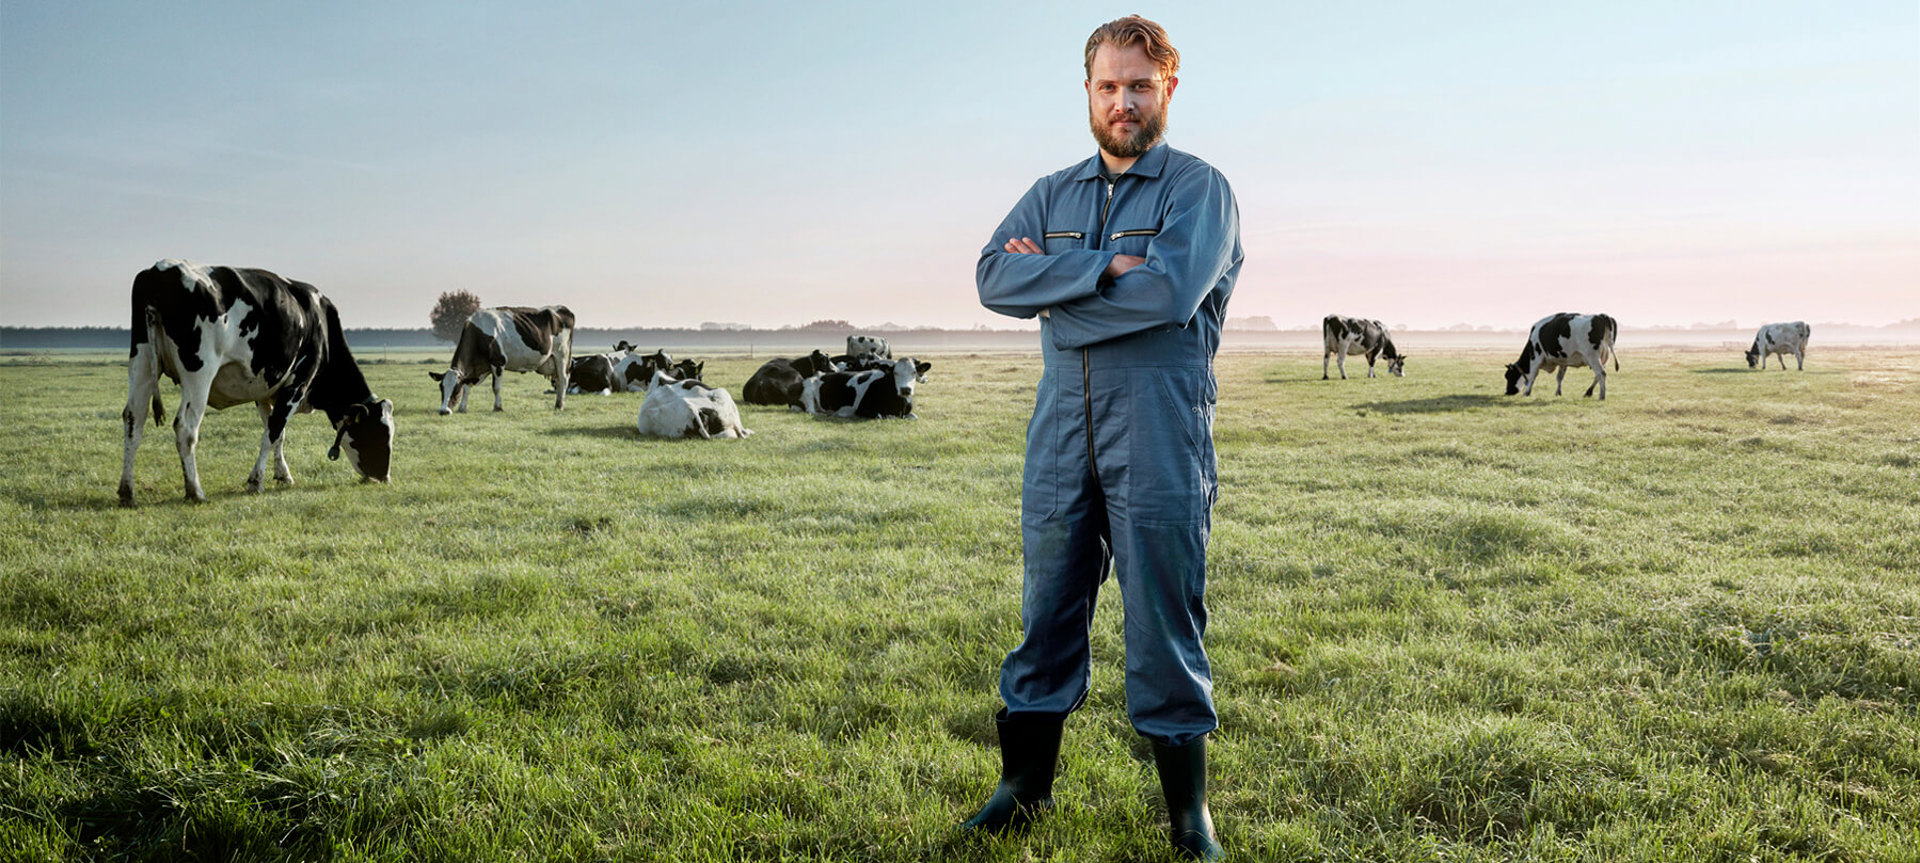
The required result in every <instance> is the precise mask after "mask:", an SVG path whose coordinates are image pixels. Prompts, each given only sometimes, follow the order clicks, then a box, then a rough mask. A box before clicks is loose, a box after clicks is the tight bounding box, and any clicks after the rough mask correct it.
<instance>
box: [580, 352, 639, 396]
mask: <svg viewBox="0 0 1920 863" xmlns="http://www.w3.org/2000/svg"><path fill="white" fill-rule="evenodd" d="M625 356H626V355H625V354H613V353H608V354H591V355H589V356H584V357H574V358H573V362H572V364H570V365H569V366H568V367H567V390H568V392H569V393H570V394H585V395H608V394H610V393H614V392H626V389H627V386H626V382H625V381H621V380H619V379H618V378H617V377H615V376H614V373H613V365H614V363H615V362H617V361H618V360H619V359H621V358H624V357H625Z"/></svg>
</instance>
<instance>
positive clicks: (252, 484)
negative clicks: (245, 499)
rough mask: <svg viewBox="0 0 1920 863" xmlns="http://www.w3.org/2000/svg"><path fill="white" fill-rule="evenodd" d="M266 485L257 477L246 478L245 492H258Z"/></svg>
mask: <svg viewBox="0 0 1920 863" xmlns="http://www.w3.org/2000/svg"><path fill="white" fill-rule="evenodd" d="M266 487H267V484H266V483H264V482H261V481H259V480H257V479H250V480H247V494H259V493H260V491H261V490H262V489H264V488H266Z"/></svg>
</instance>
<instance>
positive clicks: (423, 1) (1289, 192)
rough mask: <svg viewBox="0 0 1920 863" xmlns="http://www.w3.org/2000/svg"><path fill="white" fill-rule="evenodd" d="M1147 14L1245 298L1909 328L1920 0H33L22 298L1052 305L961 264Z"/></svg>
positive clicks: (735, 309) (19, 238) (1300, 308)
mask: <svg viewBox="0 0 1920 863" xmlns="http://www.w3.org/2000/svg"><path fill="white" fill-rule="evenodd" d="M1135 12H1137V13H1139V14H1143V15H1146V16H1147V17H1150V18H1154V19H1155V20H1157V21H1159V22H1160V23H1161V24H1163V25H1164V26H1165V27H1166V29H1167V31H1168V32H1169V34H1170V36H1171V37H1172V39H1173V42H1174V44H1175V46H1176V47H1178V48H1179V49H1180V51H1181V55H1182V65H1181V70H1180V76H1179V77H1180V85H1179V88H1178V90H1177V91H1176V93H1175V96H1174V99H1173V102H1172V105H1171V109H1170V122H1169V125H1168V134H1167V140H1168V142H1169V143H1170V144H1171V145H1172V146H1174V147H1177V148H1179V149H1181V150H1184V151H1186V152H1189V153H1193V154H1195V155H1197V156H1199V157H1201V158H1202V159H1205V160H1207V161H1208V162H1210V163H1212V164H1213V165H1214V166H1215V167H1217V168H1219V169H1220V170H1221V172H1222V173H1223V174H1224V175H1225V176H1226V177H1227V178H1228V180H1229V182H1230V183H1231V184H1232V185H1233V188H1234V191H1235V194H1236V197H1237V198H1238V201H1239V204H1240V212H1241V230H1242V237H1243V244H1244V246H1245V250H1246V255H1247V261H1246V264H1245V266H1244V268H1243V270H1242V272H1241V276H1240V280H1239V282H1238V285H1237V287H1236V290H1235V292H1234V296H1233V299H1232V301H1231V303H1230V305H1229V310H1228V313H1229V315H1230V316H1233V317H1244V316H1253V315H1264V316H1268V317H1271V318H1272V319H1273V320H1274V321H1275V323H1276V324H1278V325H1279V326H1281V327H1302V326H1313V325H1315V323H1316V322H1317V321H1318V320H1319V319H1320V318H1321V317H1323V316H1325V315H1327V314H1330V313H1338V314H1345V315H1356V316H1362V317H1369V318H1379V319H1382V320H1384V321H1386V322H1387V323H1389V324H1390V325H1406V326H1411V327H1413V328H1416V329H1422V328H1439V327H1445V326H1450V325H1453V324H1457V323H1472V324H1476V325H1491V326H1495V327H1500V328H1519V327H1524V326H1527V325H1528V324H1530V323H1531V322H1533V321H1534V320H1536V319H1538V318H1540V317H1542V316H1544V315H1547V314H1550V313H1553V312H1559V311H1580V312H1607V313H1609V314H1612V315H1613V316H1614V317H1615V318H1617V319H1619V320H1620V321H1621V323H1622V325H1623V326H1626V327H1629V328H1631V327H1634V326H1672V325H1687V324H1691V323H1696V322H1721V321H1729V320H1730V321H1735V322H1736V323H1737V324H1738V325H1741V326H1757V325H1758V324H1760V323H1763V322H1766V321H1777V320H1794V319H1799V320H1806V321H1809V322H1843V321H1844V322H1851V323H1858V324H1867V325H1881V324H1886V323H1892V322H1894V321H1900V320H1906V319H1912V318H1920V4H1917V3H1914V2H1913V0H1845V2H1833V0H1811V2H1776V0H1737V2H1735V0H1728V2H1720V0H1685V2H1678V3H1676V2H1672V0H1658V2H1655V0H1612V2H1607V3H1540V2H1536V0H1524V2H1495V0H1450V2H1446V3H1436V2H1429V0H1418V2H1413V0H1405V2H1402V0H1355V2H1349V3H1324V2H1305V0H1282V2H1273V0H1261V2H1245V3H1240V2H1192V0H1187V2H1181V3H1179V4H1168V5H1167V7H1166V8H1155V7H1154V6H1153V5H1150V4H1138V3H1133V4H1125V5H1122V6H1111V5H1105V4H1091V3H1084V2H1060V3H1045V4H1036V3H1027V2H980V3H967V4H908V3H859V2H818V3H807V4H795V3H775V2H739V3H729V2H713V3H703V4H687V3H652V2H637V3H636V2H618V3H578V2H565V1H564V0H562V1H561V2H542V3H538V4H533V3H494V2H472V0H457V2H443V0H411V2H405V3H392V2H358V0H339V2H328V3H282V2H260V0H245V2H209V0H182V2H173V3H139V2H133V0H124V2H54V0H7V2H6V3H5V4H4V5H0V324H4V325H7V326H125V325H126V322H127V321H128V320H129V312H128V309H127V305H126V304H127V297H128V289H129V286H130V285H131V283H132V279H133V275H134V273H136V272H138V271H139V270H141V269H143V268H145V267H147V266H149V265H151V264H153V263H154V262H155V261H158V260H160V259H163V258H184V259H189V260H194V261H199V262H202V263H210V264H231V265H236V266H255V267H264V268H266V269H270V270H274V271H276V272H279V273H281V274H282V275H285V276H288V277H290V278H295V279H299V280H301V281H306V282H311V283H313V284H315V285H317V286H319V287H320V288H321V290H322V291H323V292H325V293H326V294H327V295H328V296H330V297H331V298H333V300H334V302H335V304H336V305H337V306H338V307H339V308H340V310H341V315H342V318H343V321H344V322H345V323H346V325H347V326H349V327H425V326H427V315H428V311H429V310H430V309H431V308H432V306H433V303H434V300H435V299H436V298H437V297H438V296H439V294H440V293H441V292H443V291H450V290H469V291H472V292H474V293H476V294H478V295H479V296H480V297H481V299H482V300H483V301H484V302H485V303H487V304H488V305H545V304H549V303H564V304H566V305H568V306H569V307H570V308H572V309H573V311H574V313H575V314H576V316H577V317H578V319H579V321H580V325H581V326H584V327H618V328H625V327H696V326H699V325H701V324H702V323H706V322H717V323H732V324H743V325H748V326H755V327H779V326H785V325H794V324H804V323H806V322H809V321H814V320H820V319H840V320H846V321H850V322H852V323H854V324H856V325H858V326H863V327H877V326H879V325H881V324H896V325H900V326H908V327H914V326H939V327H955V328H966V327H974V326H989V327H995V328H1010V327H1030V326H1032V324H1031V322H1027V321H1019V320H1016V319H1012V318H1004V317H1000V316H998V315H995V314H993V313H991V312H988V311H986V310H985V309H982V308H981V307H980V305H979V302H978V296H977V294H976V292H975V289H974V286H973V272H974V263H975V261H976V260H977V258H978V256H979V254H980V250H981V248H982V247H983V246H985V245H986V244H987V242H988V241H989V239H990V236H989V235H990V233H991V232H992V230H993V228H994V227H995V226H996V225H997V224H998V223H999V221H1000V220H1001V218H1002V217H1003V216H1004V215H1005V214H1006V212H1007V211H1008V210H1009V209H1010V208H1011V207H1012V206H1013V204H1014V202H1015V201H1016V200H1017V199H1018V198H1019V197H1020V195H1021V194H1022V193H1023V192H1024V191H1025V190H1026V188H1027V187H1028V186H1029V185H1030V184H1031V183H1032V182H1033V180H1034V179H1035V178H1037V177H1039V176H1042V175H1044V174H1048V173H1051V172H1053V171H1055V170H1058V169H1061V168H1064V167H1066V166H1068V165H1070V164H1073V163H1076V162H1079V161H1081V160H1083V159H1086V158H1087V157H1089V156H1091V155H1093V153H1094V144H1093V141H1092V138H1091V136H1090V134H1089V133H1088V130H1087V122H1086V94H1085V91H1084V90H1083V89H1082V80H1083V79H1084V73H1083V70H1082V65H1081V64H1082V48H1083V46H1084V44H1085V41H1086V38H1087V34H1088V33H1090V32H1091V31H1092V30H1093V28H1094V27H1096V26H1098V25H1099V24H1101V23H1102V22H1105V21H1107V20H1110V19H1112V18H1115V17H1119V16H1121V15H1124V14H1129V13H1135Z"/></svg>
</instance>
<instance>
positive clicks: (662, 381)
mask: <svg viewBox="0 0 1920 863" xmlns="http://www.w3.org/2000/svg"><path fill="white" fill-rule="evenodd" d="M639 424H640V433H641V434H643V435H650V436H653V437H668V438H678V437H699V438H705V439H707V440H712V439H714V438H744V437H746V436H748V435H750V434H753V432H751V431H749V430H748V429H747V428H746V427H745V426H743V425H741V424H740V409H739V408H738V407H735V406H734V403H733V396H731V395H728V394H727V391H726V390H723V389H715V388H713V387H710V386H707V385H706V384H703V383H701V382H699V381H696V380H675V379H674V378H673V376H672V375H670V374H668V373H667V372H655V373H654V375H653V380H652V382H651V383H649V384H648V385H647V398H646V400H645V401H643V402H641V403H640V419H639Z"/></svg>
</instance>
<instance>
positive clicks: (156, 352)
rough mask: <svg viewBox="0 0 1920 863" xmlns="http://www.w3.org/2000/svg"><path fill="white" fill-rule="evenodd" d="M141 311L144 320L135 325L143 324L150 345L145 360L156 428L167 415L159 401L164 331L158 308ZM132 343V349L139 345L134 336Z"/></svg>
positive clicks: (149, 307) (165, 408)
mask: <svg viewBox="0 0 1920 863" xmlns="http://www.w3.org/2000/svg"><path fill="white" fill-rule="evenodd" d="M143 312H144V313H143V314H142V317H144V318H145V320H144V321H141V322H138V323H136V326H139V325H141V324H144V325H145V327H146V331H147V343H148V344H149V345H150V346H151V347H150V348H149V349H148V351H147V362H148V363H150V364H151V365H150V366H149V368H148V373H149V374H151V375H152V376H153V425H154V427H155V428H158V427H159V426H160V424H161V421H163V420H165V419H166V416H167V407H166V405H164V404H161V403H160V346H161V345H163V344H165V343H166V342H165V341H163V340H164V339H165V337H166V332H165V331H164V330H162V329H161V327H160V313H159V311H158V310H156V309H154V307H152V306H147V307H146V308H145V309H144V310H143ZM133 344H134V349H135V350H138V349H139V346H140V342H139V341H138V337H136V340H135V341H134V343H133Z"/></svg>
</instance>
